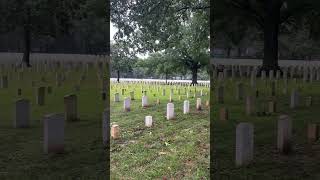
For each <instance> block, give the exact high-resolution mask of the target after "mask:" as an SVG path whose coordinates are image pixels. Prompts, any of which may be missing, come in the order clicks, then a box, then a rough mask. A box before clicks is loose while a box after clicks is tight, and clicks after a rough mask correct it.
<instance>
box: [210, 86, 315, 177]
mask: <svg viewBox="0 0 320 180" xmlns="http://www.w3.org/2000/svg"><path fill="white" fill-rule="evenodd" d="M237 81H239V80H234V82H237ZM301 81H302V80H298V83H297V84H295V83H294V82H293V81H292V80H289V86H288V93H287V94H286V95H285V94H283V92H282V89H283V81H282V80H279V83H280V84H279V86H277V91H276V98H275V99H276V101H277V113H274V114H271V115H269V116H259V117H258V116H257V115H254V116H247V115H245V100H242V101H236V100H235V92H236V88H235V87H236V86H235V84H236V83H231V81H230V80H227V83H226V85H225V90H226V92H225V103H224V104H217V103H216V104H215V107H216V108H215V109H214V117H215V119H214V121H213V122H214V129H213V131H212V132H213V136H214V157H212V158H213V159H212V162H213V167H214V172H215V174H214V178H215V179H219V180H223V179H228V180H229V179H232V180H247V179H265V180H270V179H281V180H282V179H288V180H289V179H290V180H293V179H296V180H298V179H299V180H300V179H304V180H306V179H307V180H314V179H320V162H319V159H320V141H319V140H318V141H317V142H315V143H313V144H311V145H309V144H308V142H307V126H308V123H318V124H319V123H320V118H319V110H320V83H319V82H313V83H312V84H311V83H302V82H301ZM243 82H245V83H246V87H247V90H246V92H247V91H249V90H248V87H250V84H249V83H250V82H249V81H247V80H244V81H243ZM257 86H258V89H259V91H260V94H259V97H258V98H257V102H256V106H255V108H256V109H262V108H267V106H266V107H263V105H262V104H263V102H266V100H268V98H269V97H270V95H271V91H270V88H269V87H270V86H266V85H265V84H264V83H262V82H258V83H257ZM292 87H296V88H300V90H299V93H300V107H297V108H296V109H290V108H289V104H290V94H291V89H292ZM251 93H252V92H251ZM252 95H253V93H252ZM306 96H312V98H313V105H312V106H311V107H306V105H305V104H306V103H305V97H306ZM264 104H265V103H264ZM220 107H228V109H229V120H228V121H227V122H222V121H220V120H219V114H218V111H219V108H220ZM280 114H288V115H289V116H290V117H291V119H292V123H293V124H292V129H293V133H292V135H293V136H292V143H293V151H292V153H290V154H289V155H281V154H280V153H279V152H278V151H277V120H278V117H279V115H280ZM240 122H250V123H253V125H254V157H253V162H252V163H251V164H250V165H248V166H247V167H236V166H235V142H236V140H235V138H236V125H237V124H238V123H240Z"/></svg>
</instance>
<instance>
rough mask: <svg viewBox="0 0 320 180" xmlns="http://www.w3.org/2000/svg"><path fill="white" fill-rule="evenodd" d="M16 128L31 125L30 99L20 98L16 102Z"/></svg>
mask: <svg viewBox="0 0 320 180" xmlns="http://www.w3.org/2000/svg"><path fill="white" fill-rule="evenodd" d="M15 106H16V107H15V119H14V127H15V128H26V127H29V122H30V101H29V100H27V99H20V100H18V101H16V103H15Z"/></svg>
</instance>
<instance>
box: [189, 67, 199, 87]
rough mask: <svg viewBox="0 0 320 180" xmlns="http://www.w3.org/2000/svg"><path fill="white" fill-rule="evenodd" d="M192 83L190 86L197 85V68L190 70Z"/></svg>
mask: <svg viewBox="0 0 320 180" xmlns="http://www.w3.org/2000/svg"><path fill="white" fill-rule="evenodd" d="M191 71H192V83H191V84H198V82H197V81H198V67H195V66H194V67H193V68H192V70H191Z"/></svg>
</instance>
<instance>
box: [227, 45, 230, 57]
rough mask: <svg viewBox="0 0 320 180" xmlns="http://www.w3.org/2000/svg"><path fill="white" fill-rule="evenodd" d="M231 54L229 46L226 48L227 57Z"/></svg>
mask: <svg viewBox="0 0 320 180" xmlns="http://www.w3.org/2000/svg"><path fill="white" fill-rule="evenodd" d="M230 56H231V47H228V48H227V57H228V58H230Z"/></svg>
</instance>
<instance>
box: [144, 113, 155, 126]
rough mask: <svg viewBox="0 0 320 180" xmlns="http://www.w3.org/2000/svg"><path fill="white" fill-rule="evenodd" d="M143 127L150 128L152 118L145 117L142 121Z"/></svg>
mask: <svg viewBox="0 0 320 180" xmlns="http://www.w3.org/2000/svg"><path fill="white" fill-rule="evenodd" d="M144 123H145V126H147V127H151V126H152V123H153V122H152V116H146V117H145V120H144Z"/></svg>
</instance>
